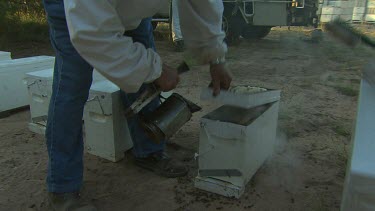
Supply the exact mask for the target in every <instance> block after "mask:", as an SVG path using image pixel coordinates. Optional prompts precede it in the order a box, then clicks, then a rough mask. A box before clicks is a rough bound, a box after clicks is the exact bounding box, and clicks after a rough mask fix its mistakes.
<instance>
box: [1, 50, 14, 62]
mask: <svg viewBox="0 0 375 211" xmlns="http://www.w3.org/2000/svg"><path fill="white" fill-rule="evenodd" d="M11 59H12V58H11V54H10V52H5V51H0V62H1V61H5V60H11Z"/></svg>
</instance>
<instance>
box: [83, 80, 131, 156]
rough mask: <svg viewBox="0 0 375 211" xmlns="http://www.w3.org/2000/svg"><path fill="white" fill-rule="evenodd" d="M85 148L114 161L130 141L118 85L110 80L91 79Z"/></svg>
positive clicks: (129, 146)
mask: <svg viewBox="0 0 375 211" xmlns="http://www.w3.org/2000/svg"><path fill="white" fill-rule="evenodd" d="M84 122H85V134H86V148H87V151H88V152H89V153H90V154H93V155H97V156H99V157H102V158H105V159H107V160H110V161H113V162H116V161H119V160H121V159H122V158H123V157H124V152H125V151H126V150H128V149H130V148H131V147H132V146H133V144H132V141H131V137H130V132H129V129H128V124H127V121H126V118H125V115H124V107H123V103H122V100H121V93H120V89H119V88H118V87H117V86H116V85H114V84H113V83H112V82H110V81H107V80H105V81H99V82H96V83H94V84H93V85H92V86H91V89H90V96H89V100H88V101H87V103H86V106H85V111H84Z"/></svg>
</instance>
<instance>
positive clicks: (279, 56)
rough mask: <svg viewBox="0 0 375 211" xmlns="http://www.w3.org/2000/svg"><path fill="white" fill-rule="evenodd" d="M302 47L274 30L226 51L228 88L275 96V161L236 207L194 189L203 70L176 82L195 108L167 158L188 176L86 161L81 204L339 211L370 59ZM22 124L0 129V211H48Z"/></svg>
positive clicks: (168, 52) (36, 143)
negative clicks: (270, 91) (183, 166)
mask: <svg viewBox="0 0 375 211" xmlns="http://www.w3.org/2000/svg"><path fill="white" fill-rule="evenodd" d="M371 30H372V32H373V31H374V30H373V29H371ZM308 39H309V36H308V30H307V29H301V28H293V29H292V31H288V30H286V29H285V28H282V29H275V30H273V31H272V32H271V34H270V35H269V36H267V37H266V38H265V39H264V40H260V41H256V42H248V41H242V42H241V44H240V45H237V46H233V47H231V48H230V52H229V54H228V58H227V60H228V67H229V68H230V69H231V70H232V72H233V75H234V85H238V84H246V85H254V86H263V87H267V88H275V89H280V90H282V100H281V105H280V113H279V128H280V129H279V132H278V145H277V147H276V150H275V153H274V155H273V156H272V157H271V158H270V159H269V160H268V161H267V162H266V163H265V164H264V165H263V166H262V167H261V168H260V169H259V171H258V172H257V174H256V175H255V176H254V177H253V178H252V180H251V181H250V182H249V184H248V185H247V187H246V191H245V193H244V195H243V196H242V197H241V198H240V199H239V200H237V199H228V198H225V197H222V196H218V195H215V194H212V193H207V192H204V191H200V190H197V189H195V188H194V187H193V179H194V177H195V176H196V174H197V164H196V161H195V160H194V159H193V155H194V153H195V152H197V149H198V143H199V118H200V117H201V116H202V115H204V114H206V113H207V112H209V111H210V110H211V109H212V107H213V105H211V104H209V103H207V102H200V100H199V91H200V88H201V87H203V86H207V84H208V82H209V74H208V70H207V68H206V67H196V68H194V71H192V72H190V73H187V74H186V75H184V76H183V77H182V79H181V83H180V85H179V87H178V89H177V90H176V92H178V93H180V94H182V95H184V96H185V97H187V98H189V99H191V100H193V101H194V102H197V103H199V104H200V105H201V106H203V111H201V112H199V113H198V114H196V115H195V116H194V117H193V119H192V121H190V122H189V123H187V124H186V125H185V126H184V127H183V128H182V129H181V130H180V131H179V132H178V133H177V134H176V136H175V137H174V138H172V140H170V143H169V144H168V151H169V153H170V154H171V155H173V156H175V157H177V158H178V159H180V160H182V161H183V162H185V163H186V164H187V165H188V166H189V168H190V172H189V175H188V176H186V177H183V178H179V179H165V178H162V177H159V176H156V175H154V174H153V173H151V172H149V171H146V170H143V169H140V168H138V167H136V166H135V165H134V164H133V163H132V161H131V159H130V158H129V156H127V159H125V160H123V161H121V162H118V163H111V162H109V161H106V160H104V159H101V158H98V157H95V156H92V155H89V154H85V158H84V159H85V178H84V188H83V192H82V193H83V196H84V197H85V198H86V199H88V200H91V201H92V202H93V203H94V204H95V205H97V206H98V208H99V209H100V210H265V211H267V210H271V211H273V210H297V211H299V210H319V211H321V210H339V206H340V200H341V194H342V189H343V181H344V177H345V169H346V163H347V158H348V153H350V151H351V149H350V135H351V129H352V126H353V125H352V123H353V119H354V118H355V112H356V101H357V95H358V86H359V83H360V70H361V67H362V66H363V65H364V64H365V63H366V61H367V60H369V57H370V51H369V50H368V49H365V48H363V47H360V48H356V49H348V48H346V47H345V46H342V45H341V44H339V43H337V42H335V41H333V40H331V39H330V38H328V37H325V39H324V41H323V42H321V43H319V44H316V43H312V42H310V41H309V40H308ZM157 47H158V50H159V52H160V54H161V55H162V56H163V58H164V60H165V61H166V62H168V63H170V64H172V65H177V64H178V63H179V62H180V61H181V59H182V55H183V54H181V53H174V52H173V50H172V47H171V45H170V43H168V42H167V41H158V42H157ZM4 50H10V51H12V52H13V55H14V57H24V56H30V55H40V54H50V55H51V54H53V52H52V51H51V49H50V48H49V45H48V44H28V45H21V44H15V45H10V47H9V49H4ZM372 58H373V55H372ZM28 120H29V111H27V110H24V111H18V112H15V113H13V114H12V115H11V116H10V117H7V118H3V119H0V210H49V206H48V203H47V197H46V186H45V175H46V161H47V154H46V147H45V143H44V137H43V136H41V135H36V134H33V133H31V132H30V131H29V130H28V129H27V122H28ZM103 141H105V140H103ZM127 154H129V153H127ZM227 156H228V159H231V156H232V155H229V154H228V155H227Z"/></svg>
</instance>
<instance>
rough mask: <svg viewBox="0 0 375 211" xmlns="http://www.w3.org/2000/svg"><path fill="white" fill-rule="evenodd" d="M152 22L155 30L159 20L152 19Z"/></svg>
mask: <svg viewBox="0 0 375 211" xmlns="http://www.w3.org/2000/svg"><path fill="white" fill-rule="evenodd" d="M151 24H152V29H153V30H155V29H156V27H157V26H158V22H156V21H152V22H151Z"/></svg>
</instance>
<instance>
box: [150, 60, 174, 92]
mask: <svg viewBox="0 0 375 211" xmlns="http://www.w3.org/2000/svg"><path fill="white" fill-rule="evenodd" d="M178 82H180V77H179V76H178V72H177V70H176V69H175V68H172V67H170V66H168V65H166V64H163V71H162V72H161V75H160V77H159V78H158V79H156V80H155V81H154V84H155V86H156V87H157V88H158V89H159V90H160V91H163V92H167V91H170V90H172V89H174V88H176V86H177V84H178Z"/></svg>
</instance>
